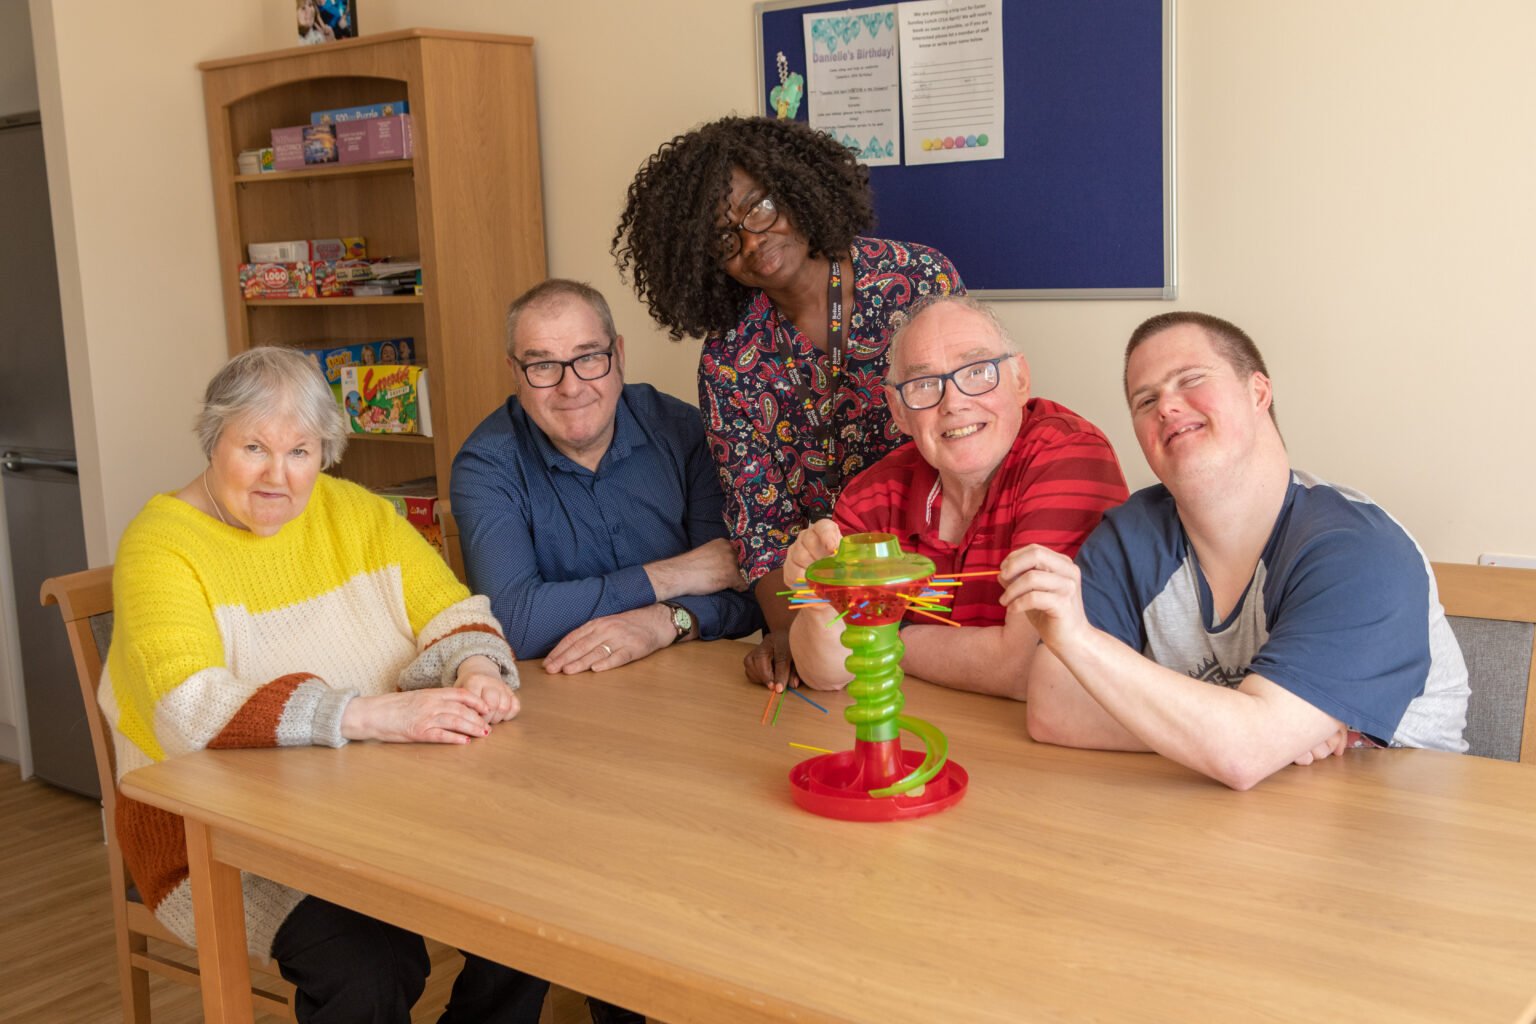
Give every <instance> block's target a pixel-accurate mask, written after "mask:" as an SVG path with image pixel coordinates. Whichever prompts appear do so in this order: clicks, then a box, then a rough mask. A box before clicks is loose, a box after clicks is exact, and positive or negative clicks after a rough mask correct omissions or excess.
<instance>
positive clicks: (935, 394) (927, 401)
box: [887, 352, 1017, 412]
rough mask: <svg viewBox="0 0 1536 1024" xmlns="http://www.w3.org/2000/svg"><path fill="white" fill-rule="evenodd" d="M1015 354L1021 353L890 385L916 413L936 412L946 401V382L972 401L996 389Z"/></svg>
mask: <svg viewBox="0 0 1536 1024" xmlns="http://www.w3.org/2000/svg"><path fill="white" fill-rule="evenodd" d="M1015 355H1017V353H1015V352H1010V353H1008V354H1007V355H1005V356H998V357H996V358H995V359H978V360H977V361H976V362H974V363H966V364H965V365H964V366H962V367H960V368H959V369H958V370H951V371H949V372H948V373H938V374H932V375H928V376H923V377H913V378H912V379H911V380H904V381H902V382H901V383H899V384H898V383H896V382H895V381H887V383H888V384H890V385H891V387H893V388H895V389H896V393H897V394H898V395H900V396H901V401H902V404H903V405H905V406H906V407H907V408H908V409H911V410H912V411H913V412H921V411H922V410H923V409H932V408H933V407H934V406H936V405H938V404H939V403H940V402H942V401H943V400H944V384H945V382H952V383H953V384H954V385H955V387H957V388H959V389H960V393H961V394H962V395H970V396H971V397H972V398H975V397H976V396H977V395H985V394H986V393H987V392H989V391H994V390H996V388H997V385H998V382H999V381H1000V380H1002V371H1001V370H1000V369H999V367H1000V366H1001V365H1002V364H1003V363H1006V362H1007V361H1008V360H1010V359H1012V358H1013V357H1014V356H1015Z"/></svg>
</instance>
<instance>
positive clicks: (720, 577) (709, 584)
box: [609, 538, 747, 668]
mask: <svg viewBox="0 0 1536 1024" xmlns="http://www.w3.org/2000/svg"><path fill="white" fill-rule="evenodd" d="M642 568H644V569H645V574H646V576H648V577H649V578H650V581H651V589H652V590H653V591H655V593H656V600H657V601H670V600H672V599H673V598H674V597H702V596H704V595H705V594H717V593H719V592H720V591H722V590H736V591H741V590H746V589H747V581H746V580H744V579H742V576H741V567H740V566H738V565H737V564H736V550H735V549H734V548H732V547H731V543H730V541H728V540H725V539H724V538H716V539H715V540H712V541H709V542H707V543H704V544H700V545H699V546H698V547H696V548H694V549H693V550H692V551H685V552H683V553H682V554H680V555H674V556H673V557H671V558H663V559H661V560H660V561H657V562H647V563H646V564H645V565H644V566H642ZM609 667H610V668H611V667H612V666H609Z"/></svg>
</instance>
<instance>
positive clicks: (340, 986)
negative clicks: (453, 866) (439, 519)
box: [100, 348, 545, 1024]
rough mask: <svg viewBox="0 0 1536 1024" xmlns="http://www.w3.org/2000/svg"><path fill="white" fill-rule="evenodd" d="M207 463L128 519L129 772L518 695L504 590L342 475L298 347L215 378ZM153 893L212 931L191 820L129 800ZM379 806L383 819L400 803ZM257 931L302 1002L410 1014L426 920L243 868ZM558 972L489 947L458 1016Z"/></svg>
mask: <svg viewBox="0 0 1536 1024" xmlns="http://www.w3.org/2000/svg"><path fill="white" fill-rule="evenodd" d="M197 433H198V437H199V440H200V441H201V443H202V448H203V451H204V453H205V454H206V455H207V457H208V467H207V468H206V469H205V470H204V471H203V472H201V473H199V474H198V475H197V476H196V477H194V478H193V479H192V480H191V481H190V482H189V483H188V484H187V485H186V486H185V487H183V488H182V489H181V490H179V491H177V492H175V493H172V494H161V495H157V496H155V497H154V498H151V499H150V501H149V504H148V505H146V506H145V507H144V509H143V511H141V512H140V513H139V514H138V516H136V517H135V518H134V520H133V522H132V523H130V524H129V525H128V528H127V530H126V531H125V532H124V534H123V539H122V543H121V544H120V545H119V547H118V558H117V567H116V570H115V572H114V574H113V589H114V594H113V602H114V607H115V608H116V621H115V624H114V633H113V637H112V646H111V649H110V651H109V652H108V656H107V665H106V670H105V672H104V673H103V676H102V685H101V691H100V701H101V706H102V709H103V711H104V712H105V713H106V715H107V718H108V719H109V720H110V721H111V723H112V726H113V735H114V741H115V745H116V748H117V770H118V774H119V777H121V775H122V774H123V773H125V772H129V771H132V770H133V769H135V768H138V767H140V766H142V765H145V764H150V763H152V762H155V761H160V760H163V759H165V758H167V757H176V756H178V755H180V754H185V753H187V752H189V751H194V750H200V749H203V748H217V747H271V746H303V745H313V744H318V745H322V746H332V747H339V746H342V745H343V744H345V743H347V742H348V741H351V740H382V741H395V742H427V743H470V742H473V741H474V740H475V739H477V738H480V737H483V736H485V735H487V734H488V733H489V732H490V731H491V728H492V727H493V726H495V725H497V724H498V723H501V722H505V721H507V720H508V719H511V718H512V717H514V716H515V715H516V714H517V713H518V709H519V705H518V699H517V694H516V692H515V691H516V689H517V684H518V679H517V667H516V665H515V663H514V662H513V660H512V658H513V656H512V651H511V650H510V649H509V648H508V646H507V643H506V641H505V640H504V639H503V638H502V633H501V629H500V627H499V625H498V624H497V622H496V619H495V617H494V616H493V615H492V614H491V610H490V606H489V603H488V602H487V601H486V599H485V598H483V597H475V596H471V595H470V593H469V592H468V591H467V590H466V589H465V588H464V586H463V585H462V584H460V583H459V582H458V580H456V579H455V578H454V576H453V574H452V573H451V572H450V571H449V569H448V567H447V566H446V565H445V564H444V563H443V561H442V559H440V558H439V557H438V556H437V553H436V552H434V551H433V550H432V548H431V547H430V546H429V545H428V544H427V543H426V541H425V540H423V539H422V538H421V537H420V535H418V534H417V533H416V531H415V530H414V528H412V527H411V526H410V525H409V524H408V523H407V522H406V521H405V519H404V518H402V517H401V516H399V515H396V514H395V512H394V510H393V508H391V507H390V505H389V504H388V503H387V502H386V501H384V499H382V498H379V497H378V496H376V495H373V494H370V493H369V492H368V491H366V490H364V489H363V488H361V487H359V486H357V485H355V484H352V483H348V482H346V481H343V480H338V479H336V478H334V477H331V476H328V475H325V474H324V473H322V472H321V470H323V469H326V468H328V467H330V466H331V465H333V464H334V463H335V462H336V461H337V460H338V459H340V457H341V453H342V450H343V448H344V447H345V444H346V427H345V423H344V421H343V419H342V414H341V411H340V409H339V408H338V406H337V404H336V402H335V400H334V398H333V397H332V394H331V390H330V387H329V386H328V385H327V384H326V382H325V379H324V378H323V377H322V376H321V375H320V374H319V372H318V371H317V370H316V369H315V368H314V367H313V366H312V365H311V364H310V363H309V362H308V361H307V360H306V359H304V357H302V356H300V355H299V354H298V353H295V352H292V351H289V350H286V349H279V348H257V349H252V350H251V351H249V352H245V353H243V354H242V355H240V356H237V357H236V358H235V359H233V360H231V361H230V362H229V363H228V364H227V365H226V366H225V367H224V368H223V369H222V370H220V371H219V373H218V374H217V375H215V376H214V378H213V380H212V381H211V382H210V383H209V385H208V390H207V394H206V396H205V398H204V402H203V407H202V411H201V413H200V414H199V416H198V421H197ZM118 808H119V809H118V814H117V826H118V833H119V839H120V840H121V842H122V847H123V853H124V856H125V858H126V859H127V861H128V865H129V868H130V871H131V873H132V875H133V878H134V881H135V883H136V884H137V885H138V888H139V892H140V893H141V894H142V896H143V899H144V901H145V903H146V904H147V905H148V906H149V907H151V908H152V909H153V910H154V912H155V914H156V916H157V917H158V918H159V919H160V920H161V921H162V922H163V923H164V924H165V925H166V926H167V927H168V928H170V930H171V931H172V932H174V933H175V934H177V935H178V936H180V937H181V938H182V939H183V940H185V941H186V942H188V943H189V944H193V943H195V938H196V936H195V935H194V932H193V925H192V899H191V892H190V889H189V886H188V882H187V855H186V845H185V838H184V833H183V829H182V822H181V819H180V818H179V817H177V816H175V815H173V814H170V813H168V812H166V811H161V810H158V809H156V808H152V807H148V806H145V805H143V804H138V803H135V802H134V801H131V800H121V799H120V800H119V802H118ZM381 827H385V826H384V825H383V823H381ZM244 888H245V904H246V922H247V931H248V940H249V945H250V949H251V952H253V953H255V954H257V955H260V956H264V957H271V958H272V959H274V960H276V961H277V963H278V966H279V969H280V970H281V972H282V974H283V976H284V977H286V978H288V980H289V981H291V982H293V983H294V985H295V986H296V988H297V993H296V997H295V1003H294V1008H295V1012H296V1014H297V1016H298V1019H299V1020H300V1021H315V1022H322V1021H354V1020H355V1021H402V1022H403V1021H408V1020H409V1019H410V1008H411V1005H412V1003H414V1002H415V1000H416V998H417V996H419V995H420V993H421V991H422V988H423V987H424V985H425V979H426V975H427V972H428V970H429V966H430V965H429V963H428V959H427V955H426V951H425V948H424V945H423V943H422V940H421V939H420V938H419V937H418V936H415V935H411V934H409V933H407V932H404V931H402V930H401V929H398V928H394V927H393V926H390V925H386V924H384V923H382V922H379V921H375V920H372V919H370V918H367V917H364V916H362V915H360V914H357V913H355V912H353V911H350V910H346V909H345V908H342V907H338V906H335V905H333V904H330V903H327V902H325V901H323V900H319V899H316V898H314V897H309V896H305V895H304V894H303V893H300V892H296V891H294V890H292V889H289V888H287V887H286V886H281V885H277V884H276V883H274V882H270V881H268V880H266V879H263V878H258V877H255V876H253V875H249V874H247V875H245V876H244ZM544 990H545V984H544V983H543V982H542V981H539V980H538V979H535V978H531V977H529V976H527V975H524V974H522V973H520V972H517V971H514V970H511V969H509V968H506V967H502V966H500V965H497V964H491V963H489V962H487V961H484V960H481V959H479V958H477V957H474V956H469V957H467V962H466V966H465V968H464V971H463V972H462V973H461V975H460V977H459V979H458V981H457V982H456V983H455V986H454V990H453V999H452V1001H451V1002H450V1004H449V1007H448V1009H447V1011H446V1012H445V1014H444V1016H443V1017H442V1020H443V1021H452V1022H460V1021H466V1022H467V1021H478V1022H486V1021H498V1022H499V1021H505V1022H513V1021H520V1022H521V1021H526V1022H530V1024H531V1022H534V1021H536V1020H537V1019H538V1015H539V1007H540V1005H541V1004H542V1002H543V996H544Z"/></svg>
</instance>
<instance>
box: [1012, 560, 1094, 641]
mask: <svg viewBox="0 0 1536 1024" xmlns="http://www.w3.org/2000/svg"><path fill="white" fill-rule="evenodd" d="M998 578H999V580H1000V581H1001V582H1002V584H1003V596H1002V598H1000V600H1001V602H1002V604H1003V605H1004V607H1006V608H1007V609H1008V614H1010V615H1017V614H1021V613H1022V614H1024V615H1026V616H1028V618H1029V622H1030V625H1032V626H1034V627H1035V631H1036V632H1037V633H1039V634H1040V639H1041V640H1043V641H1045V644H1046V646H1048V647H1049V648H1050V649H1051V650H1053V651H1055V652H1056V653H1057V655H1058V656H1060V655H1061V652H1062V650H1063V649H1064V648H1067V647H1070V646H1071V645H1072V644H1073V643H1074V642H1076V641H1078V640H1079V639H1080V638H1083V637H1085V636H1086V635H1087V634H1088V633H1090V632H1091V631H1092V629H1093V627H1092V626H1090V625H1089V624H1088V616H1087V613H1085V612H1084V611H1083V592H1082V576H1081V575H1080V574H1079V572H1078V570H1077V566H1076V565H1075V564H1074V563H1073V562H1072V559H1070V558H1068V557H1067V556H1066V555H1063V554H1061V553H1060V552H1058V551H1052V550H1051V549H1050V548H1048V547H1045V546H1043V545H1040V544H1031V545H1029V546H1028V547H1023V548H1019V549H1018V550H1017V551H1014V552H1012V553H1011V554H1009V556H1008V557H1007V558H1005V559H1003V565H1002V570H1001V571H1000V572H999V573H998Z"/></svg>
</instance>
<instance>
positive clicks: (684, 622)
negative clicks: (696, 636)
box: [672, 604, 693, 636]
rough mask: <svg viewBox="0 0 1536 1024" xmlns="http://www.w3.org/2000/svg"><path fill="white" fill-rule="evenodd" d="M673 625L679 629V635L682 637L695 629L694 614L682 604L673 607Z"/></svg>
mask: <svg viewBox="0 0 1536 1024" xmlns="http://www.w3.org/2000/svg"><path fill="white" fill-rule="evenodd" d="M672 625H673V626H674V627H675V628H676V629H677V635H678V636H682V635H683V634H685V633H687V632H688V631H689V630H690V629H692V628H693V614H692V613H691V612H689V611H688V609H687V608H684V607H683V606H682V605H680V604H677V605H673V606H672Z"/></svg>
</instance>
